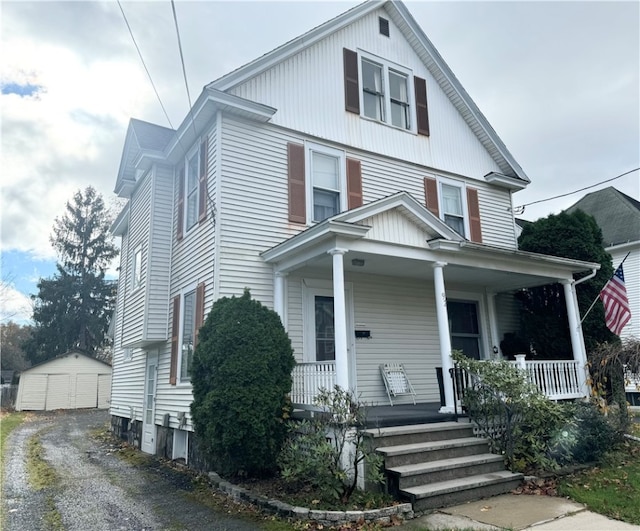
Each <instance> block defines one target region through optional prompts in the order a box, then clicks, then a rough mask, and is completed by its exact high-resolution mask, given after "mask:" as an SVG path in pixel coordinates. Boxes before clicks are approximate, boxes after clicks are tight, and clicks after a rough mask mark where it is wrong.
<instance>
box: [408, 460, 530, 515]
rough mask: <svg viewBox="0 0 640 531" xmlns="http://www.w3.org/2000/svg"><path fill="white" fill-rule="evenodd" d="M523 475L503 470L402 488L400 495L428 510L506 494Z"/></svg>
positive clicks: (415, 507) (415, 505)
mask: <svg viewBox="0 0 640 531" xmlns="http://www.w3.org/2000/svg"><path fill="white" fill-rule="evenodd" d="M523 477H524V476H523V475H522V474H514V473H512V472H509V471H507V470H502V471H499V472H490V473H486V474H477V475H473V476H469V477H465V478H458V479H452V480H448V481H440V482H437V483H431V484H427V485H417V486H415V487H408V488H405V489H401V490H400V494H401V495H402V496H404V497H407V498H409V499H410V500H411V503H412V505H413V510H414V511H425V510H427V509H436V508H438V507H445V506H447V505H457V504H459V503H464V502H467V501H470V500H477V499H480V498H487V497H489V496H496V495H498V494H504V493H506V492H509V491H510V490H512V489H514V488H516V487H517V486H518V485H519V484H520V483H521V482H522V479H523Z"/></svg>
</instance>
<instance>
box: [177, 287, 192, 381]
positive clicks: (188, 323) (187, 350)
mask: <svg viewBox="0 0 640 531" xmlns="http://www.w3.org/2000/svg"><path fill="white" fill-rule="evenodd" d="M182 308H183V310H182V336H181V341H180V381H182V382H184V381H189V380H190V379H191V362H192V361H193V350H194V339H195V332H196V321H195V316H196V290H195V289H194V290H193V291H189V292H188V293H185V295H184V298H183V306H182Z"/></svg>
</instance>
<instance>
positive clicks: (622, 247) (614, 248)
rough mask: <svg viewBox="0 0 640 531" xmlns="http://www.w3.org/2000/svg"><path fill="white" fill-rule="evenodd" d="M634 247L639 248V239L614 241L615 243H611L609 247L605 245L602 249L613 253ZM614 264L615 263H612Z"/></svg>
mask: <svg viewBox="0 0 640 531" xmlns="http://www.w3.org/2000/svg"><path fill="white" fill-rule="evenodd" d="M634 249H640V239H638V240H635V241H631V242H625V243H616V244H615V245H611V246H610V247H605V248H604V250H605V251H607V252H608V253H615V252H618V251H622V252H624V251H633V250H634ZM614 266H615V264H614Z"/></svg>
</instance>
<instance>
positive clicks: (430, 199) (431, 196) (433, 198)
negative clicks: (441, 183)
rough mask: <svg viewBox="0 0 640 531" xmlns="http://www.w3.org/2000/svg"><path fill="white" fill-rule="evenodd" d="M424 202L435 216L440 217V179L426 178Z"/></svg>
mask: <svg viewBox="0 0 640 531" xmlns="http://www.w3.org/2000/svg"><path fill="white" fill-rule="evenodd" d="M424 204H425V205H426V207H427V209H428V210H429V211H430V212H431V213H432V214H433V215H434V216H436V217H438V218H439V217H440V209H439V208H438V181H436V180H435V179H434V178H432V177H425V178H424Z"/></svg>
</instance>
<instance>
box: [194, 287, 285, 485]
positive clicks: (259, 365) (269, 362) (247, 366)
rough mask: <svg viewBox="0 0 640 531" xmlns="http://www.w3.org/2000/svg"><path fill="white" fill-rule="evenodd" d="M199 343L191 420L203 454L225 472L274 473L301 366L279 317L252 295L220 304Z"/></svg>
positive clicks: (200, 336)
mask: <svg viewBox="0 0 640 531" xmlns="http://www.w3.org/2000/svg"><path fill="white" fill-rule="evenodd" d="M198 340H199V341H198V346H197V347H196V350H195V353H194V358H193V365H192V370H191V382H192V384H193V403H192V404H191V414H192V416H193V421H194V425H195V430H196V433H198V435H199V438H200V440H201V441H202V445H203V449H204V450H205V451H206V452H207V454H208V455H209V456H210V458H211V460H212V462H213V463H214V466H215V467H216V469H217V470H218V471H219V472H220V473H222V474H226V475H249V476H259V475H263V474H266V473H269V472H271V471H273V470H275V468H276V458H277V456H278V453H279V451H280V448H281V445H282V443H283V440H284V437H285V434H286V426H285V423H284V419H283V415H284V412H285V410H286V405H287V394H288V393H289V392H290V391H291V370H292V369H293V366H294V365H295V360H294V358H293V349H292V348H291V342H290V340H289V338H288V336H287V333H286V332H285V330H284V328H283V326H282V323H281V322H280V318H279V317H278V315H277V314H276V313H275V312H273V311H272V310H269V309H268V308H266V307H265V306H263V305H262V304H260V302H258V301H256V300H252V299H251V295H250V293H249V291H248V290H246V291H245V292H244V294H243V295H242V296H241V297H232V298H227V297H224V298H222V299H219V300H218V301H216V302H215V304H214V305H213V307H212V309H211V312H210V313H209V316H208V317H207V319H206V321H205V323H204V325H203V326H202V328H201V329H200V332H199V336H198Z"/></svg>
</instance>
